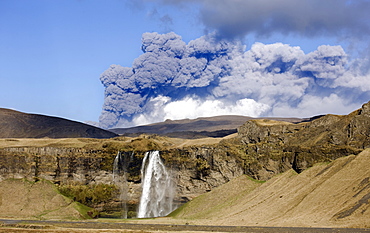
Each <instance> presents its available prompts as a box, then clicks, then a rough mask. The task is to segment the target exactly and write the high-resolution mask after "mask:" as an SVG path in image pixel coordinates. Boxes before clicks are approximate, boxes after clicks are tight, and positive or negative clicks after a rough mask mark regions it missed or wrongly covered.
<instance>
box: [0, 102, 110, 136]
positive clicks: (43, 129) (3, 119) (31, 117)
mask: <svg viewBox="0 0 370 233" xmlns="http://www.w3.org/2000/svg"><path fill="white" fill-rule="evenodd" d="M0 129H1V131H0V138H44V137H48V138H81V137H85V138H112V137H116V136H117V134H115V133H113V132H109V131H107V130H103V129H100V128H97V127H94V126H91V125H87V124H84V123H80V122H76V121H71V120H67V119H63V118H59V117H51V116H45V115H38V114H28V113H22V112H18V111H14V110H10V109H4V108H0Z"/></svg>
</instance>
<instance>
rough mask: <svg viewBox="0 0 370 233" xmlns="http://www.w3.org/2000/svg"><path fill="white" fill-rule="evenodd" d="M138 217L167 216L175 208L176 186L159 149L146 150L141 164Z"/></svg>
mask: <svg viewBox="0 0 370 233" xmlns="http://www.w3.org/2000/svg"><path fill="white" fill-rule="evenodd" d="M141 185H142V194H141V198H140V205H139V211H138V215H137V217H138V218H151V217H160V216H166V215H168V214H169V213H170V212H171V211H172V210H173V195H174V187H173V183H172V180H171V177H170V174H169V172H168V171H167V170H166V167H165V166H164V164H163V162H162V159H161V157H160V155H159V151H151V152H146V154H145V157H144V159H143V163H142V166H141Z"/></svg>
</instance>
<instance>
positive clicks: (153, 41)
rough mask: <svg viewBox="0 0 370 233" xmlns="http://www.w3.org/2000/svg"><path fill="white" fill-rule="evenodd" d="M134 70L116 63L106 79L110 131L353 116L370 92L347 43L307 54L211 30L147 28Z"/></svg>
mask: <svg viewBox="0 0 370 233" xmlns="http://www.w3.org/2000/svg"><path fill="white" fill-rule="evenodd" d="M142 50H143V54H142V55H141V56H139V57H138V58H137V59H135V60H134V62H133V64H132V67H122V66H120V65H111V67H109V68H108V69H107V70H106V71H105V72H104V73H103V74H102V75H101V77H100V79H101V82H102V83H103V85H104V87H105V102H104V105H103V111H102V114H101V116H100V126H101V127H103V128H114V127H129V126H133V125H140V124H147V123H154V122H159V121H163V120H165V119H172V120H175V119H184V118H195V117H201V116H212V115H230V114H236V115H247V116H252V117H257V116H296V117H307V116H312V115H315V114H323V113H338V114H347V113H348V112H350V111H352V110H354V109H356V108H358V107H359V105H360V104H362V103H363V102H366V101H368V99H369V97H370V72H369V70H368V69H367V68H366V67H367V66H366V64H367V62H366V61H365V60H355V61H350V60H349V57H348V55H347V54H346V52H345V51H344V50H343V48H342V47H341V46H328V45H323V46H320V47H318V48H317V50H315V51H313V52H311V53H308V54H305V53H304V52H303V51H302V50H301V49H300V48H299V47H292V46H290V45H286V44H282V43H275V44H262V43H255V44H254V45H252V47H251V49H250V50H247V51H246V49H245V46H244V45H243V44H242V43H241V42H240V41H238V40H222V39H221V40H220V39H219V38H218V37H217V39H216V35H207V36H203V37H200V38H198V39H196V40H193V41H190V42H189V43H187V44H186V43H185V42H184V41H183V40H182V38H181V37H180V36H179V35H176V34H175V33H168V34H158V33H144V34H143V36H142Z"/></svg>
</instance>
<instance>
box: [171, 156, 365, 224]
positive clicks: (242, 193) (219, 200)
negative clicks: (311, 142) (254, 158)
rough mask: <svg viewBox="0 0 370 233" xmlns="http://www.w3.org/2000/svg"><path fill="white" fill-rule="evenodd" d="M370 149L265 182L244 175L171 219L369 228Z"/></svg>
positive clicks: (287, 172) (198, 199)
mask: <svg viewBox="0 0 370 233" xmlns="http://www.w3.org/2000/svg"><path fill="white" fill-rule="evenodd" d="M369 163H370V149H366V150H364V151H363V152H361V153H360V154H359V155H357V156H355V155H350V156H347V157H343V158H339V159H337V160H335V161H333V162H331V163H329V164H317V165H315V166H313V167H312V168H310V169H307V170H305V171H304V172H302V173H300V174H298V173H296V172H295V171H294V170H292V169H291V170H288V171H286V172H285V173H283V174H280V175H277V176H275V177H274V178H272V179H270V180H268V181H267V182H265V183H261V182H256V181H253V180H252V179H250V178H248V177H246V176H241V177H239V178H237V179H235V180H232V181H230V182H229V183H227V184H225V185H222V186H220V187H218V188H216V189H214V190H212V191H211V192H209V193H206V194H203V195H201V196H199V197H197V198H195V199H194V200H192V201H190V202H188V203H187V204H185V205H184V206H183V207H181V208H179V209H178V210H176V211H175V212H173V213H172V214H171V216H173V217H174V218H177V219H187V220H194V221H196V222H197V223H198V224H211V225H214V224H216V225H247V226H256V225H258V226H305V227H332V226H335V227H339V226H340V227H362V228H368V227H370V222H369V219H370V202H369V201H370V170H369V169H368V164H369Z"/></svg>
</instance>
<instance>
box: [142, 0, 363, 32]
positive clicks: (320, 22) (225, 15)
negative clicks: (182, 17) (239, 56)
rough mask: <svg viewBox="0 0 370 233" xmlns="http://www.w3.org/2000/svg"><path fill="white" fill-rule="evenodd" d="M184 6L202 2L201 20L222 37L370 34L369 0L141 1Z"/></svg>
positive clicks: (143, 0)
mask: <svg viewBox="0 0 370 233" xmlns="http://www.w3.org/2000/svg"><path fill="white" fill-rule="evenodd" d="M141 1H142V2H157V3H158V4H165V5H177V6H181V7H184V6H186V5H187V4H189V3H192V4H194V3H197V4H199V5H200V12H199V14H200V19H201V20H202V22H203V24H204V25H205V26H206V28H207V29H208V30H209V31H214V30H215V31H216V32H218V34H219V35H220V36H222V37H226V38H235V37H242V36H245V35H247V34H249V33H255V34H256V35H257V36H265V37H267V36H270V35H271V34H273V33H282V34H295V35H301V36H305V37H315V36H336V37H342V38H346V37H363V36H364V35H369V34H370V17H369V12H370V1H369V0H356V1H351V0H324V1H323V0H258V1H256V0H227V1H225V0H197V1H191V0H190V1H189V0H150V1H149V0H141Z"/></svg>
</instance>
